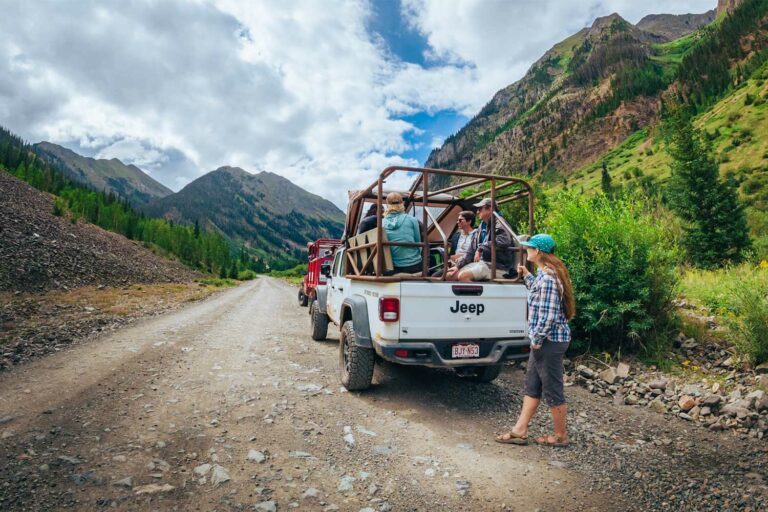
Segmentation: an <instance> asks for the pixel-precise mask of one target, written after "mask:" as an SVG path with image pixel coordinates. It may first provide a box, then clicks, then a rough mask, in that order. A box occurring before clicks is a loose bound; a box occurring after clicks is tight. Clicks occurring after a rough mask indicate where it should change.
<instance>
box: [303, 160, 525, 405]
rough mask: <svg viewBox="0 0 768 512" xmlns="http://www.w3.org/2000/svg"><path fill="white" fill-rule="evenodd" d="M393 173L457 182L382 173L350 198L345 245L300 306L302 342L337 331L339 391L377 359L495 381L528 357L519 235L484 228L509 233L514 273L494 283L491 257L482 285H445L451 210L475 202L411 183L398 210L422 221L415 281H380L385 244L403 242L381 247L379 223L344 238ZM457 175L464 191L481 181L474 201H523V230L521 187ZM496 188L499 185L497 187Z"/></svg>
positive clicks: (363, 382) (360, 378) (360, 385)
mask: <svg viewBox="0 0 768 512" xmlns="http://www.w3.org/2000/svg"><path fill="white" fill-rule="evenodd" d="M398 170H407V171H408V172H419V173H421V176H426V177H433V176H434V175H435V174H438V175H439V174H440V173H451V179H453V180H456V179H457V175H459V177H460V176H461V175H462V173H454V172H452V171H442V170H434V169H414V168H402V167H392V168H387V169H385V171H384V172H382V175H381V177H380V179H379V181H378V182H377V183H375V184H374V185H372V186H371V187H369V188H368V189H367V190H364V191H361V192H358V193H357V194H355V195H353V197H352V200H351V201H350V211H349V212H348V214H347V229H346V230H345V244H344V245H343V246H342V247H340V248H338V249H337V250H336V253H335V256H334V259H333V263H332V265H330V266H328V265H326V267H325V268H324V272H325V273H326V275H327V276H328V278H327V283H326V285H325V286H318V287H317V299H316V300H315V301H313V302H312V304H311V307H310V317H311V335H312V338H313V339H314V340H324V339H325V338H326V336H327V332H328V325H329V323H333V324H335V325H337V326H338V327H339V328H340V331H341V332H340V347H339V366H340V374H341V383H342V385H344V387H346V388H347V389H348V390H363V389H366V388H368V387H369V386H370V385H371V381H372V378H373V370H374V364H375V362H376V360H377V358H381V359H384V360H387V361H390V362H393V363H397V364H404V365H418V366H427V367H432V368H453V369H455V370H456V371H457V372H458V373H459V374H460V375H462V376H464V377H467V378H469V379H471V380H475V381H481V382H490V381H492V380H494V379H495V378H496V377H497V376H498V375H499V372H500V370H501V367H502V365H503V363H504V362H505V361H509V360H514V359H521V358H525V357H527V356H528V352H529V350H530V345H529V340H528V337H527V302H526V297H527V290H526V288H525V285H524V284H523V282H522V280H521V279H519V278H518V276H517V275H516V274H517V273H516V264H517V263H523V264H525V262H524V259H523V258H524V254H525V253H524V251H523V250H522V247H521V246H520V245H519V241H521V240H522V239H523V238H524V237H523V236H518V235H516V234H515V233H513V232H512V229H511V227H510V226H509V224H507V223H506V222H505V221H504V219H503V218H502V217H501V216H500V215H498V214H496V215H494V221H493V222H492V223H498V224H497V225H500V226H501V227H502V228H503V229H506V230H508V231H509V232H510V234H511V235H512V240H513V243H512V246H513V248H512V251H513V252H514V254H515V260H514V265H515V267H514V269H509V268H508V269H506V271H507V273H506V275H505V276H504V277H501V276H499V277H497V270H498V271H499V273H501V272H502V270H501V269H498V268H496V254H495V252H496V251H495V249H494V250H493V251H492V252H493V258H492V260H493V261H492V265H493V266H492V269H493V275H492V277H493V278H492V279H491V280H489V281H482V282H455V281H447V280H446V279H445V271H446V270H447V269H448V257H447V255H448V252H449V245H450V242H449V236H450V233H448V234H447V233H446V232H447V231H448V230H449V229H455V225H456V216H457V215H458V212H460V211H462V210H465V209H467V207H468V204H470V203H473V202H476V200H477V199H476V197H474V196H470V197H469V198H466V197H465V198H459V197H456V196H452V195H448V194H447V193H446V189H450V190H448V191H452V190H458V189H459V188H460V187H459V186H458V184H456V183H455V182H454V183H453V184H452V185H451V186H449V187H444V188H442V189H440V191H437V192H434V193H432V194H429V193H427V192H426V189H427V186H426V185H427V183H426V181H427V180H426V179H424V180H422V179H421V178H419V179H417V182H416V183H415V184H414V186H413V187H412V189H411V191H409V192H404V193H403V196H404V197H406V198H409V199H408V200H407V201H406V202H407V204H408V208H407V210H406V211H407V212H409V213H410V214H414V215H421V216H422V220H423V222H422V230H423V233H424V236H423V240H427V243H426V244H425V243H424V242H423V241H422V242H419V244H420V245H421V247H422V254H423V255H424V257H423V259H424V271H423V272H422V273H419V274H417V275H414V274H394V275H390V274H391V273H392V272H391V271H388V269H390V268H391V266H392V265H391V254H390V253H389V250H388V249H389V246H390V245H404V244H398V243H395V242H388V241H387V240H386V234H385V233H384V230H383V229H382V228H381V221H380V219H379V221H378V227H377V228H375V229H372V230H370V231H368V232H366V233H363V234H361V235H354V233H356V230H355V228H356V227H357V225H358V224H359V221H360V216H361V215H362V211H363V209H364V207H365V203H366V201H365V200H366V199H368V203H376V202H378V203H379V205H381V199H382V198H383V196H384V193H383V185H382V184H383V181H384V180H385V179H386V177H388V176H389V175H390V174H391V173H392V172H394V171H398ZM467 175H468V176H471V177H472V178H473V180H472V183H473V184H477V183H478V180H479V179H480V178H481V177H482V178H486V179H488V180H489V181H491V184H492V187H491V189H490V190H487V191H484V193H485V194H489V193H490V195H491V196H494V197H493V199H494V200H495V201H496V203H497V204H502V202H503V199H504V198H514V199H515V200H516V199H520V198H521V197H527V198H528V202H529V213H530V215H529V222H530V224H531V231H532V211H533V209H532V201H533V199H532V192H531V190H530V187H529V186H528V185H527V183H525V182H523V181H522V180H515V179H512V178H509V179H506V180H505V179H504V178H501V177H498V176H482V175H477V174H474V173H473V174H468V173H467ZM498 182H502V183H503V186H498ZM510 183H511V184H513V185H517V186H516V187H513V190H512V191H511V193H509V194H505V193H504V192H505V191H506V192H509V190H506V189H505V188H504V187H507V189H508V188H509V186H510ZM377 185H378V190H377V191H375V190H374V189H375V188H377ZM521 187H522V188H521ZM497 189H499V190H497ZM521 190H522V191H523V192H525V194H523V193H522V192H521ZM478 194H479V193H476V194H475V196H477V195H478ZM419 200H421V203H419ZM424 206H426V208H425V207H424ZM380 211H381V210H380ZM491 232H492V233H493V232H495V231H494V230H493V229H492V230H491ZM440 270H442V273H440V272H439V271H440Z"/></svg>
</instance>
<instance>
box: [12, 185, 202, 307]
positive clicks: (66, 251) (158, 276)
mask: <svg viewBox="0 0 768 512" xmlns="http://www.w3.org/2000/svg"><path fill="white" fill-rule="evenodd" d="M196 275H197V274H196V273H194V272H192V271H191V270H190V269H189V268H187V267H185V266H184V265H182V264H181V263H176V262H172V261H170V260H165V259H163V258H161V257H159V256H157V255H155V254H153V253H152V252H151V251H149V250H147V249H145V248H144V247H143V246H141V245H140V244H138V243H136V242H133V241H131V240H128V239H127V238H125V237H123V236H121V235H117V234H115V233H110V232H108V231H104V230H103V229H101V228H99V227H97V226H94V225H92V224H87V223H82V222H78V223H76V224H72V223H71V222H70V221H69V220H68V219H66V218H64V217H56V216H54V215H53V200H52V198H51V196H49V195H47V194H43V193H41V192H39V191H38V190H36V189H34V188H32V187H31V186H29V185H28V184H26V183H24V182H23V181H21V180H18V179H16V178H15V177H13V176H11V175H9V174H7V173H5V172H0V291H23V292H37V291H43V290H48V289H68V288H75V287H79V286H86V285H102V284H103V285H112V286H118V285H124V284H130V283H149V282H171V281H173V282H182V281H189V280H191V279H192V278H194V277H195V276H196Z"/></svg>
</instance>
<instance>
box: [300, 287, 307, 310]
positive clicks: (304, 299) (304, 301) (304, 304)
mask: <svg viewBox="0 0 768 512" xmlns="http://www.w3.org/2000/svg"><path fill="white" fill-rule="evenodd" d="M307 303H309V297H307V296H306V295H305V294H304V290H302V289H301V288H299V306H301V307H303V308H305V307H307Z"/></svg>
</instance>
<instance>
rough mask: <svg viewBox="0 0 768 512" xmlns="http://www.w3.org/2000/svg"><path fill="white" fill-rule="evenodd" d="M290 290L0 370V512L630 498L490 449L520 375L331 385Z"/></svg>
mask: <svg viewBox="0 0 768 512" xmlns="http://www.w3.org/2000/svg"><path fill="white" fill-rule="evenodd" d="M294 292H295V290H294V288H293V287H291V286H290V285H288V284H285V283H283V282H281V281H277V280H273V279H270V278H260V279H258V280H256V281H253V282H250V283H248V284H245V285H243V286H240V287H239V288H236V289H232V290H228V291H226V292H223V293H221V294H219V295H217V296H214V297H211V298H209V299H206V300H204V301H202V302H200V303H197V304H194V305H191V306H189V307H187V308H185V309H183V310H181V311H178V312H174V313H170V314H168V315H165V316H162V317H158V318H154V319H149V320H146V321H142V322H139V323H138V324H136V325H134V326H131V327H128V328H125V329H124V330H121V331H118V332H117V333H113V334H109V335H105V336H103V337H101V338H99V339H96V340H93V341H92V342H90V343H86V344H82V345H78V346H75V347H73V348H72V349H71V350H68V351H66V352H62V353H57V354H54V355H51V356H49V357H47V358H44V359H40V360H38V361H35V362H33V363H30V364H28V365H26V366H24V367H22V368H19V369H17V370H15V371H13V372H10V373H8V374H5V375H3V376H0V461H2V462H1V463H0V466H2V467H1V468H0V482H1V483H0V509H2V510H35V511H38V510H59V509H70V510H100V509H103V508H105V507H116V508H117V509H118V510H185V511H186V510H254V509H255V510H263V511H265V510H275V508H276V509H277V510H290V509H292V508H295V509H298V510H352V511H359V510H363V509H366V510H368V508H369V509H370V510H394V511H399V510H504V509H505V508H506V509H509V510H536V509H539V510H542V511H546V510H628V509H633V508H637V506H638V503H640V502H639V501H636V502H634V505H633V498H634V496H633V495H632V493H631V492H610V493H605V492H604V491H599V490H597V489H598V487H602V489H607V487H609V486H605V485H603V486H599V485H596V480H595V479H594V477H593V475H592V474H590V473H589V472H586V471H584V472H582V471H578V470H576V469H575V468H577V467H579V466H578V464H576V463H572V462H570V460H571V459H573V458H574V454H578V453H579V452H578V451H577V450H578V447H576V448H574V449H571V451H570V453H565V452H557V451H551V450H547V449H544V448H540V447H535V446H529V447H510V446H502V445H498V444H496V443H493V442H492V439H493V437H492V436H493V434H494V432H495V431H498V430H499V429H500V428H501V427H502V426H503V425H506V424H508V422H509V421H510V418H511V416H512V415H513V414H515V413H516V412H517V411H518V409H519V403H520V400H521V397H520V395H519V389H520V381H521V379H522V372H520V371H516V370H513V369H511V368H508V369H505V372H504V374H503V376H502V378H501V379H500V380H499V381H497V382H496V383H494V384H490V385H482V384H473V383H470V382H466V381H464V380H461V379H459V378H458V377H456V376H454V375H453V374H452V373H448V372H442V371H434V370H424V369H409V368H400V367H396V366H392V365H381V366H379V367H378V368H377V371H376V375H375V377H374V383H375V386H374V387H373V388H372V389H371V390H370V391H368V392H365V393H363V394H356V393H346V392H344V391H342V389H341V388H340V385H339V383H338V376H337V357H338V356H337V354H338V350H337V342H336V339H330V340H329V341H327V342H322V343H317V342H313V341H312V340H311V339H310V337H309V334H308V333H309V329H308V317H307V314H306V309H304V308H299V307H298V306H296V305H295V293H294ZM331 333H332V336H335V334H336V331H335V330H333V329H331ZM574 391H575V390H574ZM577 395H578V396H579V398H578V399H579V400H582V401H583V400H593V401H594V400H595V399H594V398H591V397H590V395H588V394H586V393H584V392H583V391H581V390H579V391H578V392H577ZM578 412H579V411H578V410H575V411H574V416H575V418H576V419H578V418H579V416H578ZM641 413H642V414H644V415H648V413H645V412H644V411H641ZM581 414H582V415H583V414H584V409H582V411H581ZM633 414H635V415H637V413H633ZM643 418H645V416H643ZM611 421H612V420H611ZM629 423H630V424H631V425H632V428H635V427H637V426H638V425H639V424H640V423H639V422H638V420H637V418H635V417H633V418H630V420H629ZM576 425H580V427H578V428H582V429H584V428H585V427H584V425H585V423H584V422H581V423H579V422H578V421H574V426H575V428H576ZM587 426H589V424H587ZM660 428H661V427H660ZM538 430H540V428H539V429H538ZM575 439H576V440H577V443H578V439H579V436H578V435H576V436H575ZM673 439H674V438H673ZM651 446H652V445H651ZM733 456H734V457H736V456H739V454H734V455H733ZM593 457H595V460H592V461H591V462H593V463H595V464H596V465H600V464H601V461H600V460H599V457H600V455H593ZM576 458H578V456H577V457H576ZM668 462H669V461H668ZM608 463H610V464H613V461H606V464H608ZM710 466H711V467H712V465H711V464H710ZM686 476H687V475H686ZM659 507H660V508H664V507H663V506H662V505H661V502H659Z"/></svg>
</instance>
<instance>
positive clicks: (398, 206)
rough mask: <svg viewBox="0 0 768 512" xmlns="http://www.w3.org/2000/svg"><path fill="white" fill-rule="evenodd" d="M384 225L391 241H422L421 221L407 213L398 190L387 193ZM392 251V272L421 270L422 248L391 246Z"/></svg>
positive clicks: (408, 272)
mask: <svg viewBox="0 0 768 512" xmlns="http://www.w3.org/2000/svg"><path fill="white" fill-rule="evenodd" d="M382 226H383V228H384V230H385V231H386V233H387V240H388V241H390V242H421V232H420V231H419V222H418V221H417V220H416V219H415V218H414V217H412V216H410V215H407V214H406V213H405V206H404V204H403V196H401V195H400V194H399V193H397V192H390V193H389V195H387V210H386V212H385V213H384V220H382ZM390 251H391V253H392V265H393V267H394V270H393V271H392V272H391V274H399V273H407V274H412V273H415V272H421V270H422V261H421V248H419V247H398V246H391V247H390Z"/></svg>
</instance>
